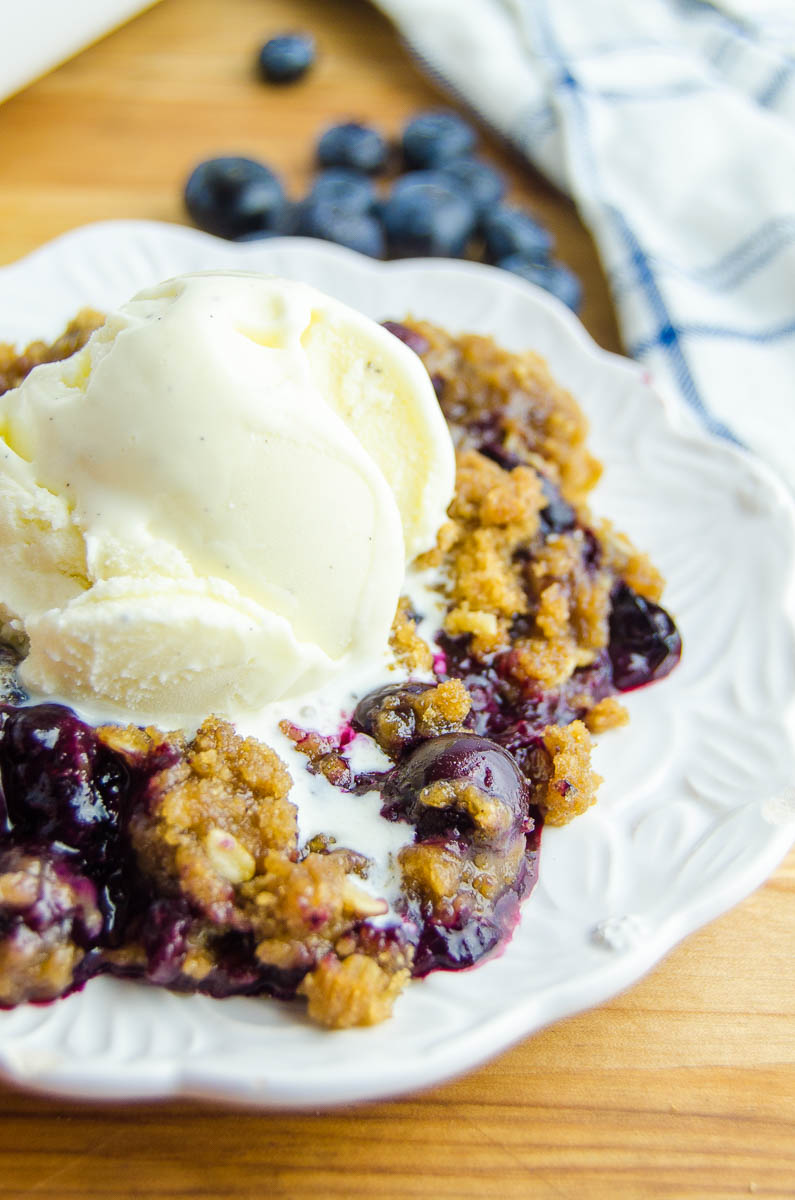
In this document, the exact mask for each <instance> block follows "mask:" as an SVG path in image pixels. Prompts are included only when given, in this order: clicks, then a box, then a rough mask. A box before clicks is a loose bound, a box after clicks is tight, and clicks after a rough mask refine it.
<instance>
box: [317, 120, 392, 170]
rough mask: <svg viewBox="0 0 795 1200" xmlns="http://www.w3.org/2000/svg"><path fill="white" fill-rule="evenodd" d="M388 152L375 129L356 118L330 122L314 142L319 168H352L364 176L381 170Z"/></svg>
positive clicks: (382, 139) (383, 140)
mask: <svg viewBox="0 0 795 1200" xmlns="http://www.w3.org/2000/svg"><path fill="white" fill-rule="evenodd" d="M388 153H389V147H388V146H387V144H386V141H385V139H384V138H383V136H382V135H381V134H380V133H379V132H378V130H377V129H373V128H372V126H371V125H360V124H359V123H358V122H356V121H347V122H345V124H343V125H332V126H331V128H330V129H327V130H326V132H325V133H324V134H323V135H322V137H321V138H320V141H319V142H318V144H317V161H318V162H319V163H320V165H321V167H352V168H353V170H355V171H364V173H365V174H366V175H375V174H376V173H377V172H378V171H381V170H383V168H384V166H385V165H386V160H387V156H388Z"/></svg>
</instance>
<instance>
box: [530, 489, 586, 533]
mask: <svg viewBox="0 0 795 1200" xmlns="http://www.w3.org/2000/svg"><path fill="white" fill-rule="evenodd" d="M540 479H541V487H542V488H543V491H544V495H545V496H546V498H547V505H546V507H545V508H542V509H541V512H540V513H539V516H540V518H541V532H542V533H543V535H544V537H548V536H549V534H551V533H566V532H568V530H569V529H573V528H574V526H575V525H576V524H577V514H576V513H575V511H574V509H573V508H572V507H571V505H570V504H569V503H568V501H566V500H564V499H563V497H562V496H561V494H560V490H559V488H557V487H556V486H555V484H554V483H553V482H552V480H551V479H547V477H546V476H545V475H541V476H540Z"/></svg>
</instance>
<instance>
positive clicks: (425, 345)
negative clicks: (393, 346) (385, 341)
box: [382, 321, 431, 354]
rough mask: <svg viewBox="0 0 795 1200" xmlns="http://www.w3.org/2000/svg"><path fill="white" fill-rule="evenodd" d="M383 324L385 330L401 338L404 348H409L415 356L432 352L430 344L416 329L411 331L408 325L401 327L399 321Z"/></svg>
mask: <svg viewBox="0 0 795 1200" xmlns="http://www.w3.org/2000/svg"><path fill="white" fill-rule="evenodd" d="M382 324H383V326H384V329H388V330H389V332H390V333H393V334H394V335H395V337H396V338H400V340H401V342H403V344H404V346H408V348H409V350H413V351H414V353H415V354H425V353H426V351H428V350H430V348H431V346H430V342H429V341H428V339H427V338H426V337H423V335H422V334H421V333H417V331H416V329H409V327H408V325H401V323H400V322H399V321H383V322H382Z"/></svg>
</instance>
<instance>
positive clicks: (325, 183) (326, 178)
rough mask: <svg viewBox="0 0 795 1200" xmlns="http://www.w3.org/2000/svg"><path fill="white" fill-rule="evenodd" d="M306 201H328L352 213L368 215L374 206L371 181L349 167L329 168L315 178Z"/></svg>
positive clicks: (373, 191) (374, 198)
mask: <svg viewBox="0 0 795 1200" xmlns="http://www.w3.org/2000/svg"><path fill="white" fill-rule="evenodd" d="M306 199H307V201H321V200H322V201H330V202H331V203H332V204H338V205H340V207H341V208H345V209H347V210H348V212H352V213H370V212H372V211H373V210H374V208H375V204H376V191H375V188H374V187H373V183H372V180H371V179H370V178H369V177H368V176H367V175H363V174H362V172H361V171H354V170H353V169H352V168H351V167H329V168H328V170H326V171H321V172H320V174H319V175H316V176H315V179H314V180H313V182H312V187H311V188H310V191H309V195H308V196H307V198H306Z"/></svg>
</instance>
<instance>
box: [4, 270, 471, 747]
mask: <svg viewBox="0 0 795 1200" xmlns="http://www.w3.org/2000/svg"><path fill="white" fill-rule="evenodd" d="M453 479H454V462H453V451H452V446H451V442H450V437H449V434H448V431H447V427H446V424H445V422H444V419H443V417H442V414H441V412H440V410H439V407H438V404H437V401H436V397H435V395H434V392H433V388H432V386H431V383H430V380H429V379H428V376H427V373H426V371H425V368H424V367H423V365H422V363H421V362H420V361H419V359H418V358H417V357H416V356H415V355H414V354H413V353H412V351H410V350H409V349H407V347H405V346H404V345H403V344H402V343H401V342H400V341H399V340H398V339H397V338H395V337H394V336H393V335H392V334H390V333H388V332H387V331H386V330H384V329H382V328H381V327H380V326H379V325H377V324H376V323H375V322H373V321H371V320H369V319H368V318H366V317H364V316H362V315H361V314H359V313H358V312H355V311H354V310H353V309H351V308H349V307H347V306H346V305H344V304H342V303H340V302H339V301H336V300H333V299H331V298H330V297H328V296H325V295H323V294H321V293H320V292H318V291H315V290H314V289H312V288H310V287H307V286H306V285H304V284H300V283H295V282H290V281H287V280H283V279H274V278H269V277H266V276H260V275H253V274H244V273H230V274H220V273H205V274H195V275H185V276H182V277H180V278H178V279H174V280H170V281H169V282H167V283H164V284H161V285H160V286H159V287H156V288H153V289H151V290H149V291H145V292H141V293H139V295H137V296H136V297H135V298H134V299H133V300H131V301H130V302H129V303H128V304H126V305H125V306H124V307H122V308H121V309H119V310H118V311H117V312H115V313H113V314H112V315H111V316H110V317H109V318H108V320H107V321H106V323H105V325H104V326H103V327H102V328H101V329H99V330H98V331H97V332H96V333H95V334H94V335H93V336H92V338H91V339H90V340H89V342H88V344H87V345H86V346H85V347H84V348H83V349H82V350H81V351H79V352H78V353H77V354H75V355H73V356H72V357H71V358H70V359H67V360H66V361H64V362H59V363H52V364H46V365H43V366H39V367H37V368H35V370H34V371H32V372H31V374H30V375H29V376H28V377H27V379H25V380H24V381H23V383H22V384H21V385H20V387H18V388H16V389H14V390H13V391H10V392H8V393H6V395H5V396H3V397H0V556H2V561H3V564H4V565H3V569H2V572H1V573H0V619H2V618H4V619H5V620H6V622H10V624H11V626H12V628H14V629H15V630H16V631H17V632H18V633H19V634H20V635H21V636H24V637H25V638H26V639H27V642H28V645H29V650H28V654H27V657H26V659H25V661H24V663H23V665H22V668H21V676H22V679H23V682H24V683H25V684H26V685H27V686H28V687H30V688H32V689H34V690H35V691H38V692H43V693H45V694H50V695H57V696H59V697H61V698H63V699H66V700H68V701H71V702H73V703H79V702H81V701H82V702H85V703H88V704H91V705H94V706H99V709H100V710H104V709H105V708H107V710H108V712H109V713H111V714H113V715H119V714H124V715H127V716H133V717H135V718H136V719H141V718H142V717H145V718H146V719H149V720H163V719H168V720H170V721H179V722H180V723H190V722H191V721H192V720H196V719H198V718H199V717H200V716H201V715H203V714H205V713H206V712H208V711H215V712H218V713H221V714H224V715H234V714H235V713H237V712H239V711H241V710H251V709H255V708H258V707H261V706H262V705H264V704H266V703H267V702H269V701H272V700H275V699H278V698H280V697H283V696H288V695H296V694H301V693H302V692H304V691H307V690H309V689H311V688H313V687H315V686H317V685H319V684H320V683H322V682H323V681H325V680H326V679H327V678H330V677H331V676H333V675H334V673H335V672H339V671H341V670H342V669H344V668H345V666H346V665H350V663H351V661H352V660H354V659H356V658H358V657H362V658H364V657H367V656H370V657H375V656H379V655H381V656H384V655H385V653H386V645H387V641H388V634H389V628H390V624H391V621H392V618H393V616H394V613H395V609H396V605H397V601H398V598H399V595H400V590H401V585H402V581H403V577H404V571H405V566H406V563H407V561H409V560H410V559H412V558H413V557H414V556H415V555H416V554H418V553H420V552H421V551H423V550H425V549H428V548H429V547H430V546H432V545H433V543H434V540H435V536H436V532H437V530H438V528H439V526H440V524H441V523H442V521H443V520H444V517H445V512H446V507H447V504H448V502H449V500H450V497H451V495H452V489H453Z"/></svg>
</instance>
